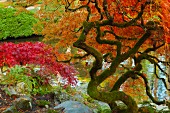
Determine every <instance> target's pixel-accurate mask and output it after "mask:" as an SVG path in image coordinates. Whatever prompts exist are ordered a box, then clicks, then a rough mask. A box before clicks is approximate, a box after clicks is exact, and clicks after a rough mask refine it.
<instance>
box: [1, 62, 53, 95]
mask: <svg viewBox="0 0 170 113" xmlns="http://www.w3.org/2000/svg"><path fill="white" fill-rule="evenodd" d="M43 80H44V79H43V78H42V76H39V75H38V74H36V73H35V72H34V70H33V69H31V68H26V67H22V66H19V65H16V66H14V67H12V68H10V70H9V72H7V74H6V75H4V76H3V79H2V80H1V81H0V82H1V84H4V85H8V86H17V84H19V83H23V84H24V85H23V86H24V87H21V88H18V89H17V90H18V91H19V93H24V94H29V95H31V94H41V95H43V94H47V93H50V92H53V91H54V90H55V88H54V87H52V86H51V85H50V84H43V82H44V81H43ZM5 91H6V92H7V94H9V95H10V92H9V91H8V88H6V89H5Z"/></svg>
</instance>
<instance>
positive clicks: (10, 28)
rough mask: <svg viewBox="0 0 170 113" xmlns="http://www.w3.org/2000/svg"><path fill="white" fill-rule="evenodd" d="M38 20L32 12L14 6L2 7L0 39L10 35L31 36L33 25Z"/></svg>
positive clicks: (0, 10) (15, 36)
mask: <svg viewBox="0 0 170 113" xmlns="http://www.w3.org/2000/svg"><path fill="white" fill-rule="evenodd" d="M37 22H38V19H36V18H35V17H34V16H33V14H32V13H30V12H27V11H22V12H20V11H18V10H17V9H14V8H0V40H3V39H7V38H9V37H14V38H17V37H23V36H31V35H32V34H33V30H32V27H33V25H34V24H35V23H37Z"/></svg>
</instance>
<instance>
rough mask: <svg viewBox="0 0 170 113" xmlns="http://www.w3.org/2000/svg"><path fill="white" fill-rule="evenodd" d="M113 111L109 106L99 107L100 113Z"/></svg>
mask: <svg viewBox="0 0 170 113" xmlns="http://www.w3.org/2000/svg"><path fill="white" fill-rule="evenodd" d="M111 112H112V111H111V109H110V108H109V107H108V106H99V107H98V113H111Z"/></svg>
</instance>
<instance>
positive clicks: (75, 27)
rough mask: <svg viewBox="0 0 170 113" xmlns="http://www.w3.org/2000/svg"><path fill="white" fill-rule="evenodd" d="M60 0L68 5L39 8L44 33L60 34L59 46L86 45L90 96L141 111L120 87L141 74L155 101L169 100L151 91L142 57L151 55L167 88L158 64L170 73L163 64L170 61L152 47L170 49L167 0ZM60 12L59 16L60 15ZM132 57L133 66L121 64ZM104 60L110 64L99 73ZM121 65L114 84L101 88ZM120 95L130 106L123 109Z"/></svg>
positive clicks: (49, 35) (169, 4) (123, 112)
mask: <svg viewBox="0 0 170 113" xmlns="http://www.w3.org/2000/svg"><path fill="white" fill-rule="evenodd" d="M48 3H49V4H50V2H47V1H46V2H44V6H48ZM56 4H60V5H64V6H65V12H62V15H61V13H60V12H59V11H58V10H57V9H56V10H55V11H53V13H47V14H49V15H47V14H46V15H47V16H45V14H43V13H45V12H42V11H40V12H39V15H40V14H41V15H42V16H40V18H41V19H42V21H43V18H44V17H43V16H45V19H46V21H43V22H44V29H43V32H42V33H43V34H44V35H45V36H46V39H49V38H56V37H59V39H60V41H59V43H57V44H56V48H59V47H61V46H63V47H64V46H65V47H66V46H70V45H73V46H74V47H76V48H79V49H81V50H82V51H85V52H86V54H84V55H85V56H87V55H91V56H92V57H94V58H95V60H94V62H93V66H92V67H91V69H90V71H89V74H90V77H91V80H90V82H89V85H88V89H87V92H88V94H89V95H90V96H91V97H92V98H94V99H96V100H100V101H103V102H106V103H108V104H109V105H110V107H111V109H112V112H116V111H118V112H119V113H137V111H138V107H137V104H136V102H135V101H134V99H133V98H132V97H131V96H130V95H128V94H127V93H125V92H124V91H121V90H120V88H121V86H123V85H124V84H125V83H126V82H128V80H129V79H134V80H137V79H140V81H142V82H143V84H144V87H145V88H146V94H147V95H148V97H149V98H150V99H151V100H152V102H154V103H156V104H158V105H159V104H165V100H163V101H159V100H156V99H155V98H154V97H153V96H152V94H151V91H150V87H149V84H148V78H147V75H146V74H145V73H143V72H142V70H143V68H142V64H141V63H142V61H143V60H147V61H149V62H150V63H151V64H153V65H154V74H155V75H156V77H157V78H158V79H161V80H162V81H163V83H164V84H165V86H166V88H167V90H168V87H167V85H168V83H167V82H166V80H165V79H163V78H160V77H159V75H158V74H157V71H156V69H157V68H158V69H159V70H160V71H162V72H163V73H164V74H165V75H166V76H167V77H168V76H170V75H168V73H166V72H165V71H164V70H163V69H162V68H161V66H160V63H163V64H167V65H169V62H166V61H162V60H161V59H159V58H158V57H157V56H154V54H151V53H157V54H161V55H165V54H166V53H167V52H169V43H170V40H169V36H170V34H169V33H170V32H169V28H170V26H169V25H170V24H169V19H170V18H169V13H170V8H169V7H170V2H169V0H164V1H162V0H61V1H57V2H56ZM44 6H43V7H44ZM42 10H43V9H42ZM51 12H52V11H51ZM57 14H59V15H60V16H61V17H60V18H59V19H58V20H57V21H56V18H57ZM47 19H48V21H47ZM165 48H166V49H165ZM82 57H83V56H80V57H79V58H82ZM77 58H78V57H77ZM129 58H130V59H131V60H133V61H134V66H126V65H123V64H122V62H124V61H126V60H127V59H129ZM103 62H108V63H110V65H109V66H108V67H107V68H105V69H104V70H102V72H100V73H99V71H101V68H102V66H103ZM120 67H121V68H123V69H124V70H125V71H124V72H123V74H121V75H120V77H119V78H117V80H116V81H115V82H114V84H113V85H112V88H111V89H110V90H108V91H103V90H100V89H99V86H100V84H101V83H102V82H103V81H104V80H106V79H107V78H109V77H111V76H113V77H114V74H115V72H116V71H117V70H118V68H120ZM168 82H170V80H169V81H168ZM136 84H139V82H136ZM136 84H133V85H136ZM124 86H125V85H124ZM126 86H127V85H126ZM116 101H122V102H123V103H124V104H126V105H127V109H125V110H119V109H118V108H117V107H116V106H117V104H116Z"/></svg>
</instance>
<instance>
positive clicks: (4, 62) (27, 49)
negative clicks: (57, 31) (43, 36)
mask: <svg viewBox="0 0 170 113" xmlns="http://www.w3.org/2000/svg"><path fill="white" fill-rule="evenodd" d="M26 64H33V65H37V66H39V68H40V70H39V71H38V72H37V73H38V74H39V75H40V76H43V77H44V78H45V79H46V81H45V82H47V83H48V82H49V80H48V78H49V77H50V76H52V75H55V76H58V75H59V74H60V75H61V76H62V77H63V79H64V80H65V85H69V84H70V85H76V77H75V75H76V74H77V71H76V70H75V69H74V68H73V67H72V66H69V65H66V64H63V63H58V62H56V56H55V54H54V50H53V48H52V47H50V46H48V45H46V44H44V43H42V42H35V43H33V42H22V43H18V44H15V43H12V42H8V43H7V42H4V43H0V67H3V66H8V67H13V66H15V65H26Z"/></svg>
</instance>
